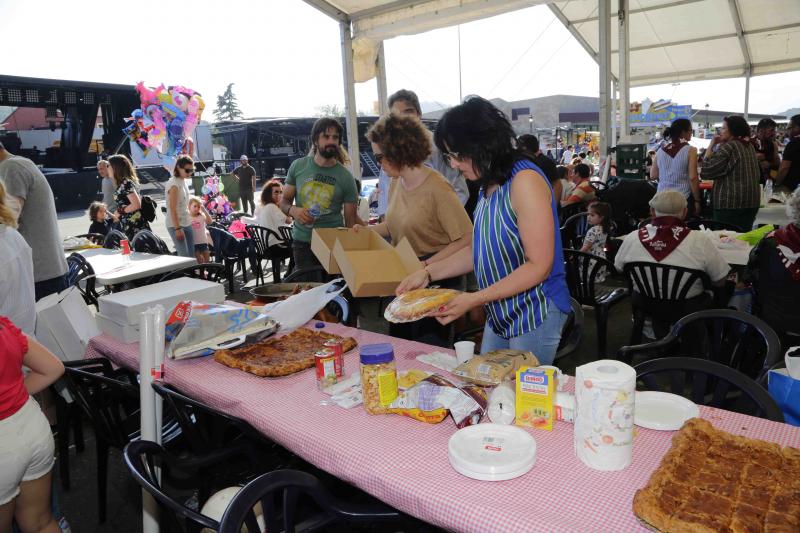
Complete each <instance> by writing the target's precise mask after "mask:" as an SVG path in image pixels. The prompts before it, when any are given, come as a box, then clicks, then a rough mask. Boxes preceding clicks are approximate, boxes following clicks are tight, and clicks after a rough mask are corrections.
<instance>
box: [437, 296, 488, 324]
mask: <svg viewBox="0 0 800 533" xmlns="http://www.w3.org/2000/svg"><path fill="white" fill-rule="evenodd" d="M479 305H481V301H480V298H479V297H478V293H477V292H462V293H461V294H459V295H458V296H456V297H455V298H453V299H452V300H450V303H448V304H447V305H443V306H442V307H440V308H439V310H438V311H437V312H435V313H433V314H432V315H431V316H433V317H435V318H436V320H438V321H439V323H440V324H442V325H446V324H449V323H450V322H452V321H453V320H455V319H457V318H458V317H460V316H461V315H464V314H466V313H467V311H469V310H470V309H473V308H475V307H478V306H479Z"/></svg>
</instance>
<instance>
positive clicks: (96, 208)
mask: <svg viewBox="0 0 800 533" xmlns="http://www.w3.org/2000/svg"><path fill="white" fill-rule="evenodd" d="M100 209H108V206H107V205H106V204H104V203H103V202H92V203H91V204H89V220H91V221H92V222H94V221H95V220H97V213H99V212H100Z"/></svg>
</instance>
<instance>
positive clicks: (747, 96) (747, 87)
mask: <svg viewBox="0 0 800 533" xmlns="http://www.w3.org/2000/svg"><path fill="white" fill-rule="evenodd" d="M749 112H750V69H747V75H746V76H745V78H744V119H745V120H750V116H749Z"/></svg>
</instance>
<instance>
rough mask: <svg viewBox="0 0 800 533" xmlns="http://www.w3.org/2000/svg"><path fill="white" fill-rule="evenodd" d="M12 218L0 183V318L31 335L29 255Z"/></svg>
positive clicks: (33, 316)
mask: <svg viewBox="0 0 800 533" xmlns="http://www.w3.org/2000/svg"><path fill="white" fill-rule="evenodd" d="M16 226H17V221H16V218H15V217H14V214H13V213H12V211H11V209H9V207H8V206H6V191H5V188H4V187H3V183H2V182H0V294H2V295H3V297H2V298H0V316H6V317H8V318H9V320H11V321H12V322H13V323H14V324H16V325H17V327H19V329H21V330H22V331H23V332H24V333H27V334H28V335H33V333H34V329H35V326H36V299H35V298H34V290H33V287H34V285H33V252H32V251H31V247H30V246H28V243H27V242H26V241H25V238H24V237H23V236H22V235H20V234H19V232H18V231H17V230H16V229H14V228H16Z"/></svg>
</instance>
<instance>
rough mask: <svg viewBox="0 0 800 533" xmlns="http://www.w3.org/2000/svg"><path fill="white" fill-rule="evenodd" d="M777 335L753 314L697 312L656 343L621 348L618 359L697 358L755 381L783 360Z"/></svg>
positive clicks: (679, 321)
mask: <svg viewBox="0 0 800 533" xmlns="http://www.w3.org/2000/svg"><path fill="white" fill-rule="evenodd" d="M782 354H783V351H782V350H781V341H780V339H779V338H778V334H777V333H775V331H773V329H772V328H771V327H769V325H768V324H767V323H766V322H764V321H763V320H761V319H760V318H757V317H755V316H753V315H750V314H747V313H743V312H741V311H734V310H732V309H709V310H707V311H698V312H696V313H692V314H690V315H688V316H685V317H683V318H682V319H680V320H678V322H677V323H675V325H674V326H673V327H672V330H671V331H670V332H669V334H668V335H667V336H666V337H664V338H662V339H659V340H657V341H655V342H651V343H647V344H640V345H638V346H623V347H622V348H620V350H619V352H617V358H618V359H619V360H621V361H624V362H626V363H628V364H632V361H633V359H634V358H636V357H651V358H652V357H665V356H673V355H680V356H697V357H700V358H703V359H708V360H711V361H715V362H717V363H722V364H724V365H727V366H729V367H731V368H735V369H736V370H739V371H740V372H742V373H743V374H745V375H747V376H748V377H751V378H753V379H755V380H759V379H761V378H762V377H763V376H764V375H765V374H766V373H767V372H768V371H769V369H770V368H772V367H773V366H774V365H775V364H777V363H779V362H780V361H781V360H782Z"/></svg>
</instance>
